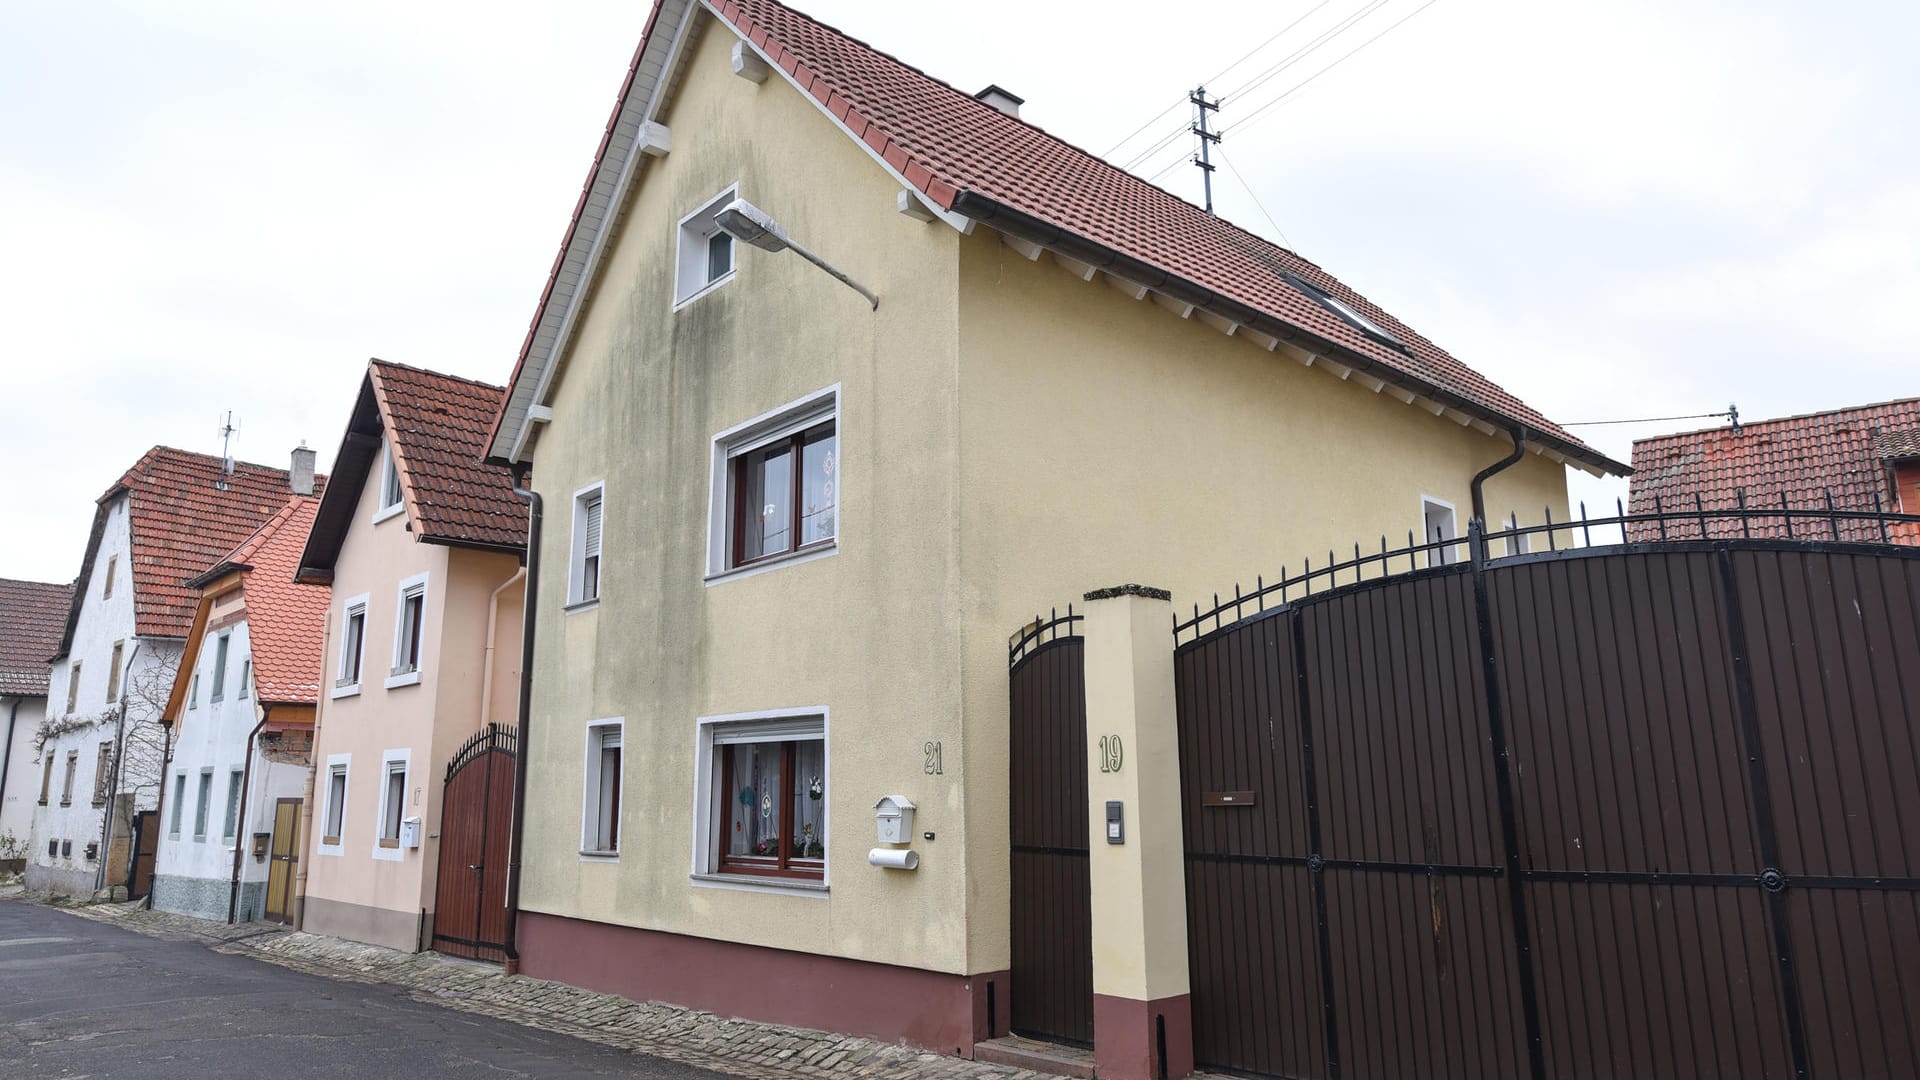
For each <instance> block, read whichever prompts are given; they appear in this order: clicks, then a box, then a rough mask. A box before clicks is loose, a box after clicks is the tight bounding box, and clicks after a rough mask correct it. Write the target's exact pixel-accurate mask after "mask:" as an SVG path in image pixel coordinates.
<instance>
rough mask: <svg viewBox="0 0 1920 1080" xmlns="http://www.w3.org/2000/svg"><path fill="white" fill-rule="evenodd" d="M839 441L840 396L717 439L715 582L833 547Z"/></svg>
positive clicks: (803, 404) (711, 562)
mask: <svg viewBox="0 0 1920 1080" xmlns="http://www.w3.org/2000/svg"><path fill="white" fill-rule="evenodd" d="M839 436H840V430H839V407H838V394H837V391H835V390H826V391H823V392H821V393H819V394H816V395H813V396H812V397H810V398H806V399H803V400H801V401H799V402H795V403H794V404H792V405H789V406H786V407H783V408H782V409H780V410H777V411H776V412H774V413H772V414H769V416H767V417H764V418H761V419H758V420H754V421H750V422H749V423H748V424H745V425H742V426H741V427H740V428H737V429H735V430H733V431H730V432H724V433H722V434H721V435H719V436H717V437H716V438H715V439H714V472H715V476H714V493H715V496H716V499H715V506H714V507H713V510H712V521H711V522H710V528H709V533H710V535H712V536H714V537H715V538H716V539H717V540H718V543H717V544H715V545H714V547H713V548H712V549H711V550H710V551H709V559H708V572H709V575H710V576H711V575H716V574H723V573H726V572H728V571H732V570H740V569H746V568H749V567H752V566H754V565H756V564H759V563H770V562H775V561H779V560H783V559H789V558H794V557H798V556H802V555H807V554H811V553H816V552H825V551H828V550H831V549H832V548H833V546H834V544H835V542H836V541H837V540H838V538H839V509H840V486H841V485H840V437H839Z"/></svg>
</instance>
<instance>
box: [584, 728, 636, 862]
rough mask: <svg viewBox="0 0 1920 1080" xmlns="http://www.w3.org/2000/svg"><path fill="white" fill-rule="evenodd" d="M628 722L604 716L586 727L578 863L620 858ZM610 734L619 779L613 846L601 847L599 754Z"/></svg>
mask: <svg viewBox="0 0 1920 1080" xmlns="http://www.w3.org/2000/svg"><path fill="white" fill-rule="evenodd" d="M626 725H627V721H626V718H625V717H623V716H612V717H607V718H606V719H603V720H595V721H593V722H592V723H590V724H588V725H587V747H586V755H587V756H586V771H585V772H584V773H582V774H581V775H582V776H583V777H584V778H585V779H584V786H583V787H582V789H581V794H580V860H581V861H582V862H613V861H616V860H618V859H619V858H620V839H621V838H622V837H624V836H625V835H626V832H627V830H625V829H623V828H620V827H619V819H620V818H621V817H622V816H623V815H625V813H626V811H627V800H626V782H627V731H626ZM608 735H611V736H612V737H613V738H614V739H616V740H618V745H619V747H620V776H619V778H618V779H617V781H616V784H617V785H618V788H617V795H616V798H615V801H614V820H615V827H614V843H613V846H612V847H602V846H600V843H599V840H600V821H599V819H600V783H601V775H600V752H601V750H602V749H604V748H605V746H606V739H607V737H608Z"/></svg>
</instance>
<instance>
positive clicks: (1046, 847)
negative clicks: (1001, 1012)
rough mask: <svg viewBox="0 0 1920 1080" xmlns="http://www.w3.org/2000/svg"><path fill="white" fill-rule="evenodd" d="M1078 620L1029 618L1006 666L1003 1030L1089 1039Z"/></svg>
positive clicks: (1088, 892) (1089, 927)
mask: <svg viewBox="0 0 1920 1080" xmlns="http://www.w3.org/2000/svg"><path fill="white" fill-rule="evenodd" d="M1080 618H1081V616H1078V615H1075V614H1073V609H1072V608H1068V609H1067V614H1066V615H1064V616H1054V617H1050V618H1047V619H1039V618H1036V619H1035V620H1034V621H1033V623H1032V624H1031V625H1030V626H1028V627H1027V628H1026V629H1025V630H1023V631H1021V633H1020V634H1019V635H1017V636H1016V638H1015V640H1014V642H1013V647H1012V650H1011V653H1010V655H1009V661H1010V663H1011V664H1012V676H1011V681H1012V692H1011V698H1010V701H1009V716H1008V726H1009V733H1010V739H1009V745H1008V756H1009V762H1008V766H1009V774H1010V784H1011V787H1010V790H1009V799H1010V805H1009V831H1010V833H1011V840H1012V856H1011V857H1012V879H1011V883H1010V884H1011V889H1010V892H1011V896H1010V898H1009V900H1010V904H1011V912H1010V914H1011V926H1012V931H1013V941H1012V945H1013V969H1012V972H1011V976H1012V984H1013V985H1012V988H1011V990H1012V994H1013V1000H1012V1001H1011V1002H1009V1003H1008V1007H1009V1014H1010V1019H1011V1026H1012V1029H1013V1030H1014V1031H1016V1032H1018V1033H1019V1034H1022V1035H1028V1036H1032V1037H1035V1038H1043V1039H1055V1040H1061V1041H1066V1042H1076V1043H1091V1042H1092V1041H1093V918H1092V906H1093V895H1092V884H1091V880H1090V878H1089V871H1088V861H1087V844H1088V835H1089V834H1088V831H1087V830H1088V822H1087V710H1086V697H1085V687H1084V685H1083V683H1082V670H1083V662H1084V658H1085V655H1086V654H1085V650H1084V649H1083V647H1082V639H1081V638H1080V637H1078V636H1076V635H1075V633H1074V624H1075V623H1077V622H1079V621H1080Z"/></svg>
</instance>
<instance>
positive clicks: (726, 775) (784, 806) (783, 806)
mask: <svg viewBox="0 0 1920 1080" xmlns="http://www.w3.org/2000/svg"><path fill="white" fill-rule="evenodd" d="M816 741H817V742H819V743H821V744H822V748H823V749H824V744H825V743H826V735H825V734H824V733H822V734H821V735H820V736H818V737H817V738H805V739H781V740H777V741H775V742H774V745H777V746H779V747H780V825H779V831H778V832H777V833H776V834H775V835H776V836H778V837H779V841H780V842H779V844H778V845H777V846H776V848H775V854H774V855H772V856H766V855H734V854H732V853H730V852H728V851H727V848H728V847H729V846H730V845H729V843H728V837H730V836H732V835H733V813H734V799H733V795H732V792H733V760H734V751H735V750H736V749H737V748H739V747H741V746H752V745H755V744H753V743H734V742H729V743H724V744H722V745H720V746H716V747H714V749H715V750H716V751H718V756H719V758H720V774H719V788H720V835H719V842H718V843H717V844H716V850H715V851H714V857H715V858H714V865H715V867H717V869H718V870H719V872H720V873H723V874H750V875H753V876H755V877H771V878H786V879H789V880H797V881H825V880H826V877H827V860H826V859H825V858H819V859H807V858H795V857H794V855H793V854H792V853H791V850H790V849H791V847H792V844H793V836H794V826H793V806H794V797H795V796H796V795H797V794H799V792H798V791H797V790H796V789H795V788H794V762H795V760H796V759H797V758H798V757H799V752H798V748H799V747H800V746H801V745H802V744H804V743H811V742H816ZM796 863H797V864H799V865H795V864H796Z"/></svg>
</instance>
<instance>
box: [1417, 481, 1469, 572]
mask: <svg viewBox="0 0 1920 1080" xmlns="http://www.w3.org/2000/svg"><path fill="white" fill-rule="evenodd" d="M1420 521H1421V534H1420V535H1421V540H1420V542H1421V543H1423V544H1431V543H1433V542H1434V541H1436V540H1451V539H1453V538H1454V537H1456V536H1459V535H1460V533H1459V531H1458V530H1456V529H1455V528H1454V524H1453V505H1452V504H1451V503H1447V502H1443V501H1441V500H1439V499H1435V498H1431V497H1423V498H1422V499H1421V500H1420ZM1455 558H1456V556H1455V555H1454V553H1453V545H1452V544H1448V545H1446V546H1444V547H1437V548H1434V549H1433V550H1431V551H1429V552H1427V565H1428V566H1444V565H1446V564H1447V563H1450V562H1453V561H1455Z"/></svg>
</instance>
